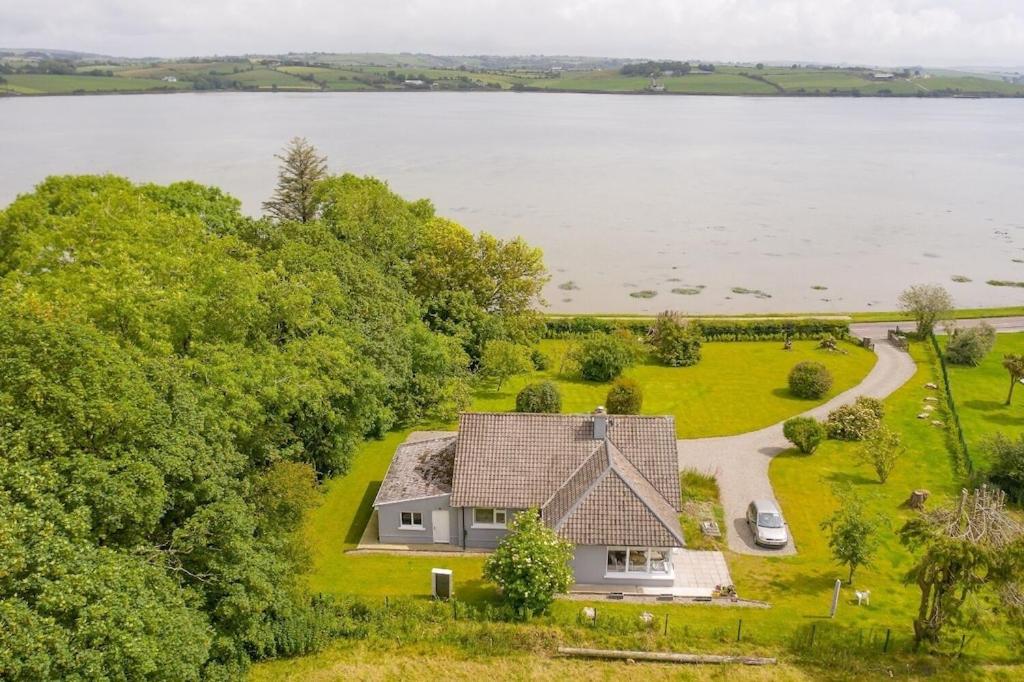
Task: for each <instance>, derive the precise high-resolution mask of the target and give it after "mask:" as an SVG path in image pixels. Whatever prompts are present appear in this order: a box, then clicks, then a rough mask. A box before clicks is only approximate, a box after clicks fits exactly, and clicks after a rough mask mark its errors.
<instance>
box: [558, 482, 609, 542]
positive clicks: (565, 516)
mask: <svg viewBox="0 0 1024 682" xmlns="http://www.w3.org/2000/svg"><path fill="white" fill-rule="evenodd" d="M610 471H612V468H611V466H607V467H605V468H604V469H603V470H602V471H601V473H600V474H598V475H597V476H595V477H594V480H593V481H591V482H590V485H588V486H587V489H586V490H584V491H583V492H581V493H580V494H579V495H578V496H577V497H576V499H575V500H573V503H572V504H571V505H570V506H569V508H568V509H566V510H565V513H564V514H562V518H560V519H558V521H557V522H556V523H554V524H553V525H552V526H551V530H553V531H555V532H556V533H557V532H558V529H559V528H561V527H562V526H564V525H565V522H566V521H568V520H569V517H570V516H572V515H573V512H575V511H576V510H577V509H578V508H579V506H580V505H581V504H583V502H584V501H586V499H587V498H588V497H589V496H590V493H592V492H594V488H596V487H597V486H598V485H599V484H600V483H601V481H603V480H604V479H606V478H608V473H609V472H610Z"/></svg>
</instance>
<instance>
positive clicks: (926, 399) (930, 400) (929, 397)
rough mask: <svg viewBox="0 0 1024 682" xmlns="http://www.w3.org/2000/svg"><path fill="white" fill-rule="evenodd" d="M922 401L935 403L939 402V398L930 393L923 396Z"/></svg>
mask: <svg viewBox="0 0 1024 682" xmlns="http://www.w3.org/2000/svg"><path fill="white" fill-rule="evenodd" d="M924 401H925V402H926V403H937V402H939V399H938V398H936V397H935V396H933V395H930V396H926V397H925V399H924Z"/></svg>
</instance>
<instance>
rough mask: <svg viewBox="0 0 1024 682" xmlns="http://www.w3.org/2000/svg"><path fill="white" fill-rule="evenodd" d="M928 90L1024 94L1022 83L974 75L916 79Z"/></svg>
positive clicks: (978, 93)
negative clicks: (1005, 81)
mask: <svg viewBox="0 0 1024 682" xmlns="http://www.w3.org/2000/svg"><path fill="white" fill-rule="evenodd" d="M917 82H918V83H920V84H921V85H923V86H924V87H926V88H928V89H929V90H933V91H934V90H953V91H956V92H960V93H963V94H965V95H1016V96H1021V95H1024V85H1022V84H1014V83H1004V82H1003V81H998V80H992V79H989V78H978V77H976V76H962V77H956V76H932V77H931V78H923V79H921V80H919V81H917Z"/></svg>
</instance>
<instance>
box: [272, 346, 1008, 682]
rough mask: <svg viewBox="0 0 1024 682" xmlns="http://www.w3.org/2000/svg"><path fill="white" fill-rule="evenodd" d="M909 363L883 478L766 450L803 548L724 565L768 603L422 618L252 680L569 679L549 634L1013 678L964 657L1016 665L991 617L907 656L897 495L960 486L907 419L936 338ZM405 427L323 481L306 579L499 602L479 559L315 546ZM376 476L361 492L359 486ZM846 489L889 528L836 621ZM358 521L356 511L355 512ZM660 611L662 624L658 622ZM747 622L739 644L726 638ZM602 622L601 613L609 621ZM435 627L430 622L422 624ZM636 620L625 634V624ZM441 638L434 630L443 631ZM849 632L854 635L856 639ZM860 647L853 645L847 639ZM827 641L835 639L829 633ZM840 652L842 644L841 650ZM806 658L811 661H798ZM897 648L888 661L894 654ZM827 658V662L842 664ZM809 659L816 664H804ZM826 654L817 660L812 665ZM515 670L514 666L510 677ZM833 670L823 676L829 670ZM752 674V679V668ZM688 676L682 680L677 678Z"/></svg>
mask: <svg viewBox="0 0 1024 682" xmlns="http://www.w3.org/2000/svg"><path fill="white" fill-rule="evenodd" d="M911 353H912V356H913V358H914V360H915V362H916V363H917V366H918V369H917V373H916V374H915V376H914V377H913V378H912V379H911V380H910V381H909V382H908V383H907V384H906V385H905V386H904V387H902V388H901V389H900V390H898V391H897V392H896V393H894V394H893V395H892V396H890V398H889V399H887V400H886V401H885V405H886V410H887V416H886V423H887V424H888V425H889V426H890V427H891V428H893V429H895V430H897V431H898V432H900V433H901V434H902V435H903V438H904V442H905V443H906V445H907V446H908V455H907V456H906V458H905V459H904V460H902V461H901V462H900V463H899V464H898V465H897V467H896V469H895V471H894V472H893V474H892V476H891V477H890V478H889V480H888V482H887V483H885V484H884V485H883V484H879V483H878V482H877V480H876V479H875V477H874V475H873V474H872V472H870V471H869V470H868V469H867V468H866V467H865V466H863V465H860V464H858V463H857V462H856V460H855V458H854V456H853V455H854V451H855V449H856V447H857V446H856V444H851V443H837V442H827V443H825V444H823V445H822V446H821V447H820V448H819V449H818V451H817V452H815V453H814V454H812V455H799V454H796V453H794V452H789V453H785V454H783V455H780V456H779V457H778V458H776V459H775V460H774V461H773V463H772V466H771V469H770V476H771V479H772V484H773V486H774V487H775V491H776V494H777V497H778V498H779V500H780V501H781V503H782V507H783V511H784V513H785V514H786V515H787V520H788V522H789V525H790V530H791V531H792V533H793V536H794V538H795V539H796V542H797V548H798V550H799V554H798V555H796V556H793V557H779V558H771V557H768V558H765V557H755V556H740V555H735V554H732V553H729V552H727V559H728V561H729V565H730V570H731V571H732V576H733V579H734V582H735V584H736V587H737V590H738V591H739V593H740V595H741V596H742V597H744V598H748V599H761V600H765V601H768V602H769V603H770V604H771V608H768V609H756V608H755V609H750V608H738V607H706V606H680V605H662V604H642V605H641V604H629V603H615V602H607V601H602V602H599V603H594V604H593V606H595V607H596V608H597V609H598V611H599V614H600V615H599V620H600V621H602V622H604V623H606V626H605V627H606V628H609V629H608V630H601V628H597V629H596V631H592V629H591V628H589V627H584V626H580V625H579V623H578V620H577V614H578V613H579V609H580V607H581V606H582V604H581V603H580V602H578V601H556V602H555V604H554V605H553V606H552V608H551V612H550V614H549V615H547V616H543V617H540V618H537V619H535V621H534V622H533V623H531V624H526V625H511V624H478V623H469V622H463V621H459V622H451V623H448V624H446V625H445V624H440V625H438V624H427V623H425V624H423V628H425V630H424V633H423V634H422V635H419V636H421V637H422V638H421V639H416V637H417V636H418V635H413V634H412V633H410V635H409V637H408V638H407V639H408V641H406V642H403V643H401V644H396V643H394V642H393V641H390V640H387V641H375V642H372V643H370V642H344V641H339V642H338V643H337V644H336V645H335V646H334V647H332V648H330V649H328V650H327V651H325V652H323V653H321V654H318V655H316V656H311V657H306V658H301V659H296V660H287V661H277V662H269V663H265V664H261V665H259V666H256V667H255V668H254V670H253V673H252V679H254V680H285V679H304V680H305V679H314V680H318V679H323V680H331V679H352V678H369V679H391V678H392V677H394V676H404V675H405V674H408V673H410V672H412V671H414V670H415V671H431V673H432V674H433V673H436V674H437V675H439V676H441V677H445V678H451V679H468V678H470V677H474V678H476V677H481V676H484V677H485V676H497V677H505V676H512V677H517V678H518V679H525V678H527V677H529V678H533V677H538V678H539V679H548V678H545V677H544V675H545V674H548V673H546V672H544V671H551V679H557V678H559V677H560V676H562V675H573V674H574V673H575V671H576V670H577V668H576V667H575V666H576V665H578V664H576V663H573V662H571V661H566V660H563V659H558V658H555V657H553V655H552V653H553V649H554V647H555V646H556V645H560V644H561V645H568V646H574V645H575V646H585V645H588V644H589V645H592V646H604V647H618V648H641V649H654V650H676V651H705V652H706V651H714V652H722V653H745V654H760V655H772V656H779V657H780V658H781V659H782V663H783V665H782V666H781V667H779V668H772V669H771V671H772V672H771V675H770V677H769V678H761V677H758V675H759V674H760V673H759V672H757V671H751V670H749V669H742V670H739V669H730V668H723V669H716V672H715V673H714V674H713V678H714V679H732V678H733V677H736V676H737V675H740V677H738V679H823V678H833V679H845V678H846V676H848V675H850V674H852V673H850V671H851V670H860V671H862V672H863V673H864V674H868V675H869V676H875V675H880V676H883V677H885V676H887V672H888V671H889V670H894V669H895V670H902V671H903V672H902V673H901V676H902V678H903V679H916V677H917V675H918V674H919V675H920V676H921V677H928V678H929V679H1014V675H1015V674H1016V673H1018V672H1019V668H1006V669H1002V668H998V667H992V668H974V667H971V666H972V664H973V663H977V662H978V661H981V660H984V661H985V662H986V663H987V664H1001V663H1007V662H1012V661H1013V660H1014V657H1015V656H1017V654H1018V652H1017V650H1016V647H1015V645H1014V640H1013V639H1012V637H1011V635H1010V633H1009V632H1008V631H1007V630H1006V629H1005V627H1004V626H1003V625H1002V624H1001V623H1000V622H998V621H996V620H993V621H992V622H989V623H988V624H987V626H986V631H985V635H984V636H978V637H974V638H969V639H968V640H967V641H966V645H965V648H964V655H965V658H964V659H963V661H962V665H963V666H967V667H958V665H959V664H958V663H956V662H954V661H953V660H952V659H951V658H944V659H934V658H932V659H924V660H923V661H922V659H916V658H913V657H912V655H911V654H910V650H911V632H912V631H911V627H910V620H911V617H912V614H913V612H914V609H915V608H916V605H917V599H918V591H917V588H916V586H913V585H906V584H904V583H903V581H902V577H903V575H904V574H905V572H906V571H907V569H908V568H909V567H910V565H911V563H912V561H913V558H912V556H911V555H910V554H909V553H908V552H907V550H905V549H904V548H903V547H902V546H901V545H900V544H899V542H898V540H897V536H896V533H897V531H898V529H899V527H900V525H901V524H902V522H903V521H904V520H905V519H907V518H909V517H910V515H911V513H912V512H910V511H908V510H907V509H906V508H905V507H904V506H903V503H904V501H905V500H906V498H907V496H908V495H909V492H910V491H911V490H913V489H915V488H919V487H925V488H928V489H929V490H930V491H931V494H932V497H931V498H930V500H929V505H930V506H933V505H936V504H940V503H942V502H943V501H945V500H948V499H950V497H951V496H952V495H953V494H955V492H956V491H957V490H958V489H959V482H958V481H957V478H956V475H955V474H954V472H953V467H952V463H951V461H950V456H949V454H948V451H947V450H946V447H945V431H944V429H941V428H936V427H934V426H931V425H930V424H929V423H927V422H923V421H921V420H918V419H916V417H915V415H916V413H917V412H918V411H919V410H920V406H921V404H922V399H923V398H924V397H925V396H926V395H930V392H928V391H927V390H926V389H925V388H924V384H925V383H926V382H928V381H934V380H935V378H936V377H935V375H934V373H933V366H934V365H933V358H932V355H931V352H930V348H929V347H928V346H927V345H925V344H921V343H915V344H913V345H912V346H911ZM400 440H401V435H400V434H395V435H392V436H391V437H389V439H387V440H385V441H382V442H379V443H375V444H371V445H370V446H368V447H367V448H366V449H364V451H363V452H362V453H361V454H360V456H359V457H358V458H357V460H356V464H355V466H354V467H353V470H352V473H351V474H349V475H348V476H346V477H344V478H339V479H335V480H334V481H331V482H329V483H328V484H327V486H328V488H327V494H326V495H325V503H324V505H323V506H322V507H320V508H319V509H318V510H317V511H316V512H315V513H314V514H313V515H312V517H311V518H310V520H309V525H308V526H307V536H308V537H309V539H310V542H311V543H312V544H313V545H314V547H318V548H319V556H318V559H317V562H316V565H315V569H314V573H313V576H312V577H311V581H310V583H311V587H313V588H314V589H317V590H326V591H333V592H336V593H352V592H358V593H359V594H363V595H368V596H370V597H379V598H381V599H382V598H383V597H384V596H385V595H390V596H392V597H397V596H399V595H403V594H405V595H414V596H417V597H421V598H424V597H425V595H426V594H427V593H428V589H429V587H428V585H427V576H428V575H429V568H431V567H435V566H445V567H449V568H453V569H454V570H455V575H456V594H457V596H458V597H459V599H460V600H463V601H468V602H479V600H481V599H484V600H486V599H490V598H493V595H494V593H493V592H492V591H491V590H490V589H489V588H487V587H486V586H484V585H483V584H482V583H481V582H480V579H479V565H480V561H479V559H475V558H474V559H468V558H457V559H454V560H453V559H451V558H447V557H430V558H427V557H424V558H423V559H422V560H420V559H416V560H410V559H406V558H404V557H386V556H357V557H354V556H345V555H342V554H341V552H340V550H341V548H342V547H343V546H344V545H343V544H341V543H338V542H337V540H335V541H334V546H333V547H331V548H330V551H329V552H326V553H325V552H324V551H323V550H324V549H325V547H326V546H327V545H328V544H330V543H325V542H324V538H325V537H327V536H335V537H336V538H339V539H341V538H342V536H344V535H345V534H346V533H348V537H349V540H351V539H352V538H353V537H355V535H356V533H355V532H354V531H353V530H351V529H352V528H355V527H359V529H361V525H360V522H361V521H362V518H360V516H361V515H363V516H365V512H363V511H358V510H357V508H358V507H359V503H360V502H361V501H362V502H364V503H365V501H366V500H367V499H368V498H370V497H372V494H373V491H374V490H375V488H374V487H373V486H372V482H373V481H374V480H379V477H380V476H382V475H383V473H384V470H385V468H386V465H387V459H388V458H389V457H390V454H391V451H392V449H393V447H394V446H395V445H396V444H397V443H398V442H399V441H400ZM367 485H370V486H371V488H370V489H369V490H368V489H366V486H367ZM690 485H691V487H694V488H695V491H694V493H695V494H694V497H697V498H700V499H705V498H706V497H707V495H708V491H709V490H713V487H708V486H706V485H704V484H703V483H699V482H697V483H695V482H693V481H690ZM834 485H845V486H849V487H850V489H851V490H852V491H853V492H854V493H855V494H856V495H858V496H859V497H861V498H862V499H863V500H864V501H865V504H866V505H867V507H868V509H869V510H870V511H871V512H874V513H876V514H879V515H882V516H884V518H885V519H886V520H887V525H886V526H885V527H884V528H883V530H882V531H881V533H880V537H881V547H880V550H879V552H878V555H877V557H876V560H875V562H874V563H873V564H872V565H870V566H867V567H862V568H861V569H860V570H859V571H858V573H857V576H856V578H855V584H856V585H857V586H858V588H859V589H870V590H871V605H870V606H860V607H858V606H856V605H855V604H854V603H853V602H854V600H853V595H852V589H851V588H849V587H845V588H844V591H843V596H842V598H841V600H840V606H839V610H838V613H837V615H836V617H835V619H829V618H828V617H827V613H828V608H829V602H830V598H831V593H832V588H833V584H834V581H835V579H836V578H837V577H845V569H844V568H842V567H840V566H837V565H836V564H835V563H834V562H833V560H832V558H831V556H830V554H829V551H828V547H827V543H826V539H825V536H824V534H823V533H822V531H821V530H820V528H819V524H820V523H821V521H822V520H823V519H824V518H826V517H827V516H828V514H829V513H830V512H831V511H832V509H833V508H834V507H835V505H836V503H837V502H836V499H835V497H834V496H833V492H832V487H833V486H834ZM353 522H355V523H353ZM641 611H649V612H651V613H653V614H654V617H655V622H657V623H658V627H657V628H655V629H653V630H650V631H646V632H644V633H641V634H637V633H636V632H634V631H635V628H633V630H634V631H631V630H630V627H627V624H629V623H635V622H637V619H638V615H639V613H640V612H641ZM666 616H668V618H669V620H668V621H667V625H668V629H667V634H666V633H663V632H662V623H663V622H665V621H664V618H665V617H666ZM741 619H742V632H743V638H742V643H737V642H736V639H735V634H736V632H737V628H738V622H739V621H740V620H741ZM608 623H611V625H608ZM812 625H814V626H815V627H816V628H818V632H819V637H822V638H824V637H826V636H828V637H832V639H831V640H829V641H832V642H833V643H835V642H838V644H834V645H835V646H837V647H839V649H838V651H839V653H836V652H832V653H829V652H828V651H822V650H821V645H819V650H817V652H811V651H810V650H807V651H805V652H803V653H801V652H800V650H799V649H797V648H796V647H795V644H794V643H795V642H796V641H797V640H795V639H794V637H795V634H796V633H797V632H798V631H799V632H801V633H806V632H807V631H808V630H809V629H810V628H811V626H812ZM887 629H891V630H892V633H891V634H892V643H891V648H890V653H889V654H888V658H885V657H882V655H881V654H880V653H879V650H880V648H881V641H882V638H883V635H884V633H885V631H886V630H887ZM429 632H435V634H433V635H431V634H429ZM631 632H632V634H630V633H631ZM435 640H444V641H443V642H441V643H438V642H437V641H435ZM855 642H857V643H858V644H857V645H855V644H854V643H855ZM860 643H865V644H864V647H865V648H864V649H863V651H862V653H863V655H860V654H858V650H857V649H856V646H860ZM958 645H959V635H958V633H956V632H955V631H951V632H950V633H949V637H948V638H947V640H946V646H947V647H951V649H947V650H955V648H956V647H957V646H958ZM830 646H831V645H830ZM844 647H845V648H846V649H845V651H846V653H845V654H844V653H842V651H841V650H843V648H844ZM806 656H812V657H814V656H816V657H821V659H822V660H823V661H824V664H823V663H822V661H821V660H819V661H817V662H814V663H812V664H811V665H812V667H810V668H808V667H806V666H805V664H806V663H807V660H805V657H806ZM894 657H895V659H894ZM840 661H841V663H839V664H838V665H839V667H838V668H836V669H835V670H830V667H829V666H830V664H831V665H835V664H837V663H838V662H840ZM814 666H817V667H814ZM821 666H824V667H821ZM585 669H586V670H587V671H588V672H587V674H588V676H589V677H594V678H596V679H603V678H604V677H605V676H607V677H608V678H609V679H610V678H611V677H615V678H616V679H617V678H618V677H619V676H621V675H622V674H623V671H624V670H625V669H624V668H623V667H622V664H612V663H606V664H596V663H588V664H586V668H585ZM629 670H630V671H631V672H632V671H635V672H636V673H637V674H638V675H640V674H643V673H645V672H647V673H650V674H654V675H670V674H679V675H684V676H685V675H690V674H691V673H692V674H693V675H695V676H696V677H693V678H692V679H704V677H703V676H704V675H705V674H707V671H706V670H704V669H701V670H693V669H680V668H665V667H662V666H657V665H650V666H647V665H638V666H636V667H630V668H629ZM513 671H514V674H510V673H512V672H513ZM829 672H831V673H832V674H831V675H829V674H827V673H829ZM748 674H749V675H754V677H746V675H748ZM686 679H691V678H690V677H687V678H686Z"/></svg>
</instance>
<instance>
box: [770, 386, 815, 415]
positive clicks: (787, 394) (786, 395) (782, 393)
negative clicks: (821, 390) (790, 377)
mask: <svg viewBox="0 0 1024 682" xmlns="http://www.w3.org/2000/svg"><path fill="white" fill-rule="evenodd" d="M772 395H773V396H775V397H776V398H781V399H782V400H788V401H789V402H791V403H797V404H799V405H807V409H808V410H809V409H811V408H812V407H815V406H817V405H818V404H819V403H820V402H821V401H819V400H807V399H806V398H799V397H797V396H795V395H793V392H792V391H790V390H789V387H788V386H780V387H779V388H773V389H772ZM825 397H826V398H827V397H828V396H827V395H826V396H825Z"/></svg>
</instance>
